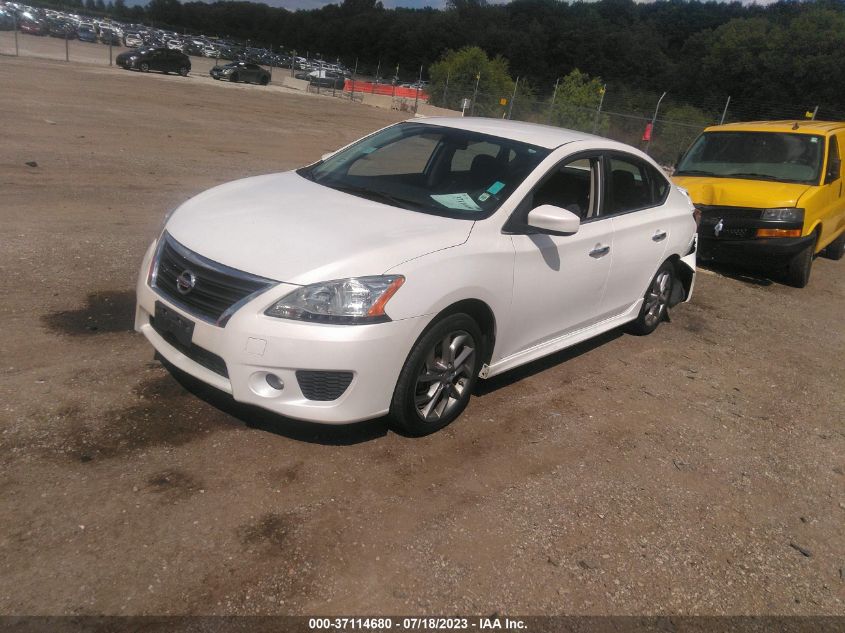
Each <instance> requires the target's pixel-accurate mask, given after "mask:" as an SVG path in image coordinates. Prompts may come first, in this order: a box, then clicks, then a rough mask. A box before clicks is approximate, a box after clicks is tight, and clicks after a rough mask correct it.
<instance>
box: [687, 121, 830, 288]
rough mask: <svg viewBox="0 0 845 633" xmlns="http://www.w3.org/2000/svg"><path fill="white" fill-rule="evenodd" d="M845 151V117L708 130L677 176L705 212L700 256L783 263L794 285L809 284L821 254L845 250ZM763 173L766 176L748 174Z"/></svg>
mask: <svg viewBox="0 0 845 633" xmlns="http://www.w3.org/2000/svg"><path fill="white" fill-rule="evenodd" d="M717 135H719V136H717ZM762 135H768V136H762ZM795 135H800V138H796V137H795ZM767 147H771V148H772V151H771V152H770V153H769V154H766V148H767ZM842 150H845V123H842V122H840V123H833V122H824V121H762V122H753V123H732V124H729V125H716V126H712V127H708V128H707V129H705V130H704V132H703V133H702V134H701V136H699V138H698V139H697V140H696V141H695V142H694V143H693V144H692V146H691V147H690V149H689V150H688V151H687V153H686V154H685V155H684V156H683V157H682V158H681V160H680V161H679V162H678V168H677V170H676V174H675V176H674V177H673V180H674V182H675V183H676V184H677V185H679V186H680V187H682V188H684V189H686V190H687V191H688V192H689V194H690V197H691V198H692V200H693V203H694V204H695V205H696V207H698V208H699V209H700V210H701V213H702V220H701V224H700V226H699V256H700V257H701V258H702V259H705V260H707V259H712V260H716V261H726V262H738V261H739V262H754V263H764V264H766V265H767V266H769V267H772V266H776V267H782V268H785V269H786V270H787V274H788V281H789V282H790V283H793V285H797V286H803V285H805V284H806V282H807V279H808V278H809V267H810V265H811V264H812V258H813V256H814V255H816V254H818V253H821V252H824V253H825V254H827V255H829V256H830V257H831V258H833V259H839V258H841V257H842V255H843V251H845V188H844V187H843V175H842V161H841V151H842ZM781 154H782V155H783V156H781ZM793 154H794V156H793ZM737 157H741V161H742V162H740V160H737ZM781 158H783V160H781ZM734 160H737V162H732V161H734ZM711 171H712V172H713V173H710V172H711ZM757 171H762V172H765V173H747V172H757ZM803 268H806V270H803ZM802 282H803V283H802Z"/></svg>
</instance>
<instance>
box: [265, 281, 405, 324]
mask: <svg viewBox="0 0 845 633" xmlns="http://www.w3.org/2000/svg"><path fill="white" fill-rule="evenodd" d="M403 283H405V278H404V277H402V276H401V275H381V276H373V277H352V278H350V279H337V280H335V281H327V282H325V283H319V284H311V285H310V286H304V287H302V288H299V289H298V290H294V291H293V292H292V293H290V294H289V295H287V296H285V297H282V298H281V299H279V301H277V302H276V303H274V304H273V305H272V306H270V307H269V308H268V309H267V310H266V311H265V312H264V314H266V315H267V316H271V317H277V318H280V319H296V320H298V321H311V322H316V323H338V324H349V325H351V324H357V323H378V322H381V321H389V320H390V318H389V317H388V316H387V315H386V314H385V313H384V306H385V305H386V304H387V302H388V301H389V300H390V297H392V296H393V295H394V294H395V293H396V291H397V290H399V288H400V287H401V286H402V284H403Z"/></svg>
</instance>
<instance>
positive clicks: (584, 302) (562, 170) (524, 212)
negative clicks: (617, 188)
mask: <svg viewBox="0 0 845 633" xmlns="http://www.w3.org/2000/svg"><path fill="white" fill-rule="evenodd" d="M601 165H602V161H601V157H600V156H599V155H598V154H597V153H595V154H594V153H589V154H580V155H579V156H577V157H575V158H568V159H565V160H564V162H562V163H559V164H558V165H556V166H555V167H553V168H552V169H551V170H550V171H549V173H548V174H546V176H545V177H544V178H543V179H542V180H541V181H540V182H539V183H538V185H537V186H536V187H535V188H534V190H533V191H532V192H531V193H530V194H528V195H527V196H526V198H525V199H524V200H523V202H522V203H521V204H520V206H519V207H518V208H517V210H516V211H515V213H514V215H513V216H512V217H511V219H510V220H509V221H508V224H506V225H505V230H506V231H509V232H512V236H511V239H512V240H513V247H514V251H515V263H514V282H513V319H512V323H514V326H513V330H514V331H513V332H512V333H511V336H509V337H508V340H509V341H510V343H511V344H510V345H509V347H510V348H511V349H508V350H502V351H503V354H504V355H505V356H509V355H511V354H516V353H519V352H522V351H525V350H527V349H530V348H532V347H534V346H536V345H539V344H541V343H544V342H546V341H549V340H551V339H554V338H558V337H560V336H563V335H566V334H569V333H572V332H575V331H577V330H580V329H582V328H585V327H589V326H590V325H593V324H595V323H597V322H598V321H599V320H601V315H600V314H599V309H600V306H601V303H602V298H603V296H604V291H605V287H606V285H607V280H608V276H609V274H610V262H611V254H610V251H611V247H612V244H613V225H612V222H611V219H610V218H604V217H602V215H601V205H602V198H603V195H602V169H601ZM542 204H551V205H554V206H558V207H563V208H565V209H568V210H570V211H572V212H573V213H575V214H576V215H580V217H581V226H580V227H579V229H578V231H577V232H576V233H574V234H572V235H565V236H564V235H561V236H558V235H547V234H543V233H537V232H534V231H532V229H531V228H530V227H529V226H527V224H526V220H527V216H528V213H529V212H530V211H531V209H534V208H535V207H538V206H540V205H542Z"/></svg>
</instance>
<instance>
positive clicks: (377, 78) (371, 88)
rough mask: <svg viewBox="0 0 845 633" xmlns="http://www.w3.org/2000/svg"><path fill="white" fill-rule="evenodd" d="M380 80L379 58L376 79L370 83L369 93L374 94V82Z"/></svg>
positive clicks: (376, 82)
mask: <svg viewBox="0 0 845 633" xmlns="http://www.w3.org/2000/svg"><path fill="white" fill-rule="evenodd" d="M380 82H381V59H379V60H378V67H376V80H375V81H374V82H373V83H371V84H370V94H375V91H376V84H378V83H380Z"/></svg>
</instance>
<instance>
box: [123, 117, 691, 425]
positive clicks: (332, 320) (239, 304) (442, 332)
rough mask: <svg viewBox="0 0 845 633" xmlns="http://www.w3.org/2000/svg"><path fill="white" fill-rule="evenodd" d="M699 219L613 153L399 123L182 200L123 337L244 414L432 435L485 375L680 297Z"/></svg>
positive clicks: (674, 191)
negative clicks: (134, 334)
mask: <svg viewBox="0 0 845 633" xmlns="http://www.w3.org/2000/svg"><path fill="white" fill-rule="evenodd" d="M695 235H696V220H695V218H694V209H693V206H692V203H691V202H690V200H689V197H688V196H687V195H686V194H685V192H684V191H683V190H681V189H678V188H677V187H676V186H674V185H672V184H671V183H670V182H669V180H667V178H666V177H665V176H664V175H663V173H662V172H661V170H660V168H659V167H658V166H657V164H656V163H655V162H654V161H653V160H652V159H651V158H649V157H648V156H646V155H645V154H643V153H642V152H640V151H638V150H636V149H634V148H632V147H630V146H628V145H624V144H621V143H616V142H613V141H610V140H607V139H604V138H599V137H595V136H590V135H586V134H581V133H578V132H573V131H569V130H563V129H559V128H553V127H546V126H541V125H534V124H529V123H518V122H513V121H502V120H494V119H478V118H430V119H416V120H413V121H408V122H404V123H399V124H396V125H393V126H390V127H388V128H385V129H383V130H380V131H378V132H376V133H374V134H372V135H370V136H367V137H365V138H363V139H361V140H359V141H356V142H355V143H352V144H351V145H348V146H347V147H345V148H343V149H341V150H339V151H337V152H335V153H333V154H329V155H326V156H324V157H323V159H322V160H321V161H319V162H317V163H314V164H313V165H310V166H308V167H304V168H302V169H299V170H297V171H291V172H285V173H278V174H270V175H266V176H258V177H254V178H247V179H244V180H238V181H235V182H231V183H228V184H224V185H220V186H218V187H215V188H213V189H210V190H208V191H206V192H204V193H201V194H200V195H198V196H196V197H194V198H193V199H191V200H189V201H187V202H186V203H184V204H183V205H182V206H180V207H179V208H178V209H177V210H176V211H175V212H174V213H173V214H172V215H171V216H170V217H169V219H168V220H167V221H166V224H165V228H164V230H163V232H162V233H161V235H160V236H159V237H158V239H156V240H155V242H153V244H152V245H151V246H150V248H149V250H148V251H147V254H146V256H145V258H144V262H143V265H142V267H141V274H140V278H139V279H138V287H137V293H138V306H137V312H136V319H135V328H136V329H137V330H138V331H140V332H142V333H143V334H144V336H146V337H147V339H149V341H150V342H151V343H152V344H153V346H154V347H155V349H156V350H157V351H158V352H159V353H160V354H161V356H163V357H164V358H165V359H166V360H167V361H169V362H170V363H172V364H173V365H175V366H176V367H178V368H180V369H182V370H184V371H185V372H187V373H189V374H192V375H193V376H195V377H197V378H199V379H200V380H202V381H204V382H206V383H208V384H210V385H213V386H214V387H217V388H218V389H221V390H223V391H226V392H228V393H230V394H232V396H233V397H234V398H235V400H238V401H240V402H246V403H251V404H254V405H258V406H260V407H264V408H266V409H270V410H271V411H274V412H276V413H279V414H282V415H285V416H290V417H292V418H298V419H301V420H310V421H314V422H323V423H328V424H339V423H347V422H354V421H358V420H364V419H367V418H374V417H377V416H381V415H384V414H390V416H391V418H392V419H393V420H394V422H395V423H397V424H398V425H399V426H400V427H401V428H403V429H404V430H405V431H406V432H409V433H412V434H425V433H429V432H432V431H435V430H437V429H440V428H442V427H444V426H445V425H447V424H448V423H450V422H451V421H452V420H454V419H455V418H456V417H457V416H458V415H460V413H461V412H462V411H463V410H464V408H465V407H466V405H467V402H468V400H469V398H470V394H471V393H472V391H473V388H474V386H475V383H476V381H477V380H478V379H479V378H482V379H483V378H489V377H491V376H495V375H496V374H500V373H502V372H505V371H507V370H509V369H513V368H514V367H517V366H519V365H523V364H525V363H528V362H530V361H533V360H535V359H537V358H540V357H542V356H545V355H547V354H551V353H552V352H556V351H558V350H560V349H563V348H565V347H568V346H571V345H574V344H576V343H578V342H580V341H583V340H585V339H588V338H590V337H593V336H596V335H598V334H600V333H602V332H606V331H607V330H610V329H613V328H616V327H619V326H622V325H626V326H627V327H628V329H629V330H630V331H632V332H634V333H636V334H648V333H650V332H651V331H652V330H654V329H655V328H656V327H657V326H658V324H659V323H660V322H661V321H662V320H663V319H664V318H665V316H666V314H667V310H668V309H669V308H670V307H671V306H673V305H675V304H678V303H680V302H682V301H686V300H689V298H690V295H691V293H692V288H693V282H694V278H695V249H696V236H695Z"/></svg>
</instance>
